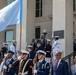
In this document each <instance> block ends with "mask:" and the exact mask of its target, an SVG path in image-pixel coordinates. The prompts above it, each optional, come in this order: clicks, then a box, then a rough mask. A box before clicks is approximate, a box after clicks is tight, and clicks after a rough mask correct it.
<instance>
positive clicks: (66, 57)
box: [63, 52, 76, 60]
mask: <svg viewBox="0 0 76 75" xmlns="http://www.w3.org/2000/svg"><path fill="white" fill-rule="evenodd" d="M75 54H76V52H72V53H71V54H69V55H67V56H65V57H63V59H64V60H66V59H68V58H69V57H72V56H74V55H75Z"/></svg>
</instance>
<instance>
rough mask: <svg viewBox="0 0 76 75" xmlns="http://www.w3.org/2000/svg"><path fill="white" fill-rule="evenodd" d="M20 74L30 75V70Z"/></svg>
mask: <svg viewBox="0 0 76 75" xmlns="http://www.w3.org/2000/svg"><path fill="white" fill-rule="evenodd" d="M19 75H28V71H26V72H24V73H20V74H19Z"/></svg>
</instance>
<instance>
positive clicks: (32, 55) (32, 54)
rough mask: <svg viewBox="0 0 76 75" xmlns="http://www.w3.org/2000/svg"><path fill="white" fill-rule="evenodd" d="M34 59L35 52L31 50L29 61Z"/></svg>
mask: <svg viewBox="0 0 76 75" xmlns="http://www.w3.org/2000/svg"><path fill="white" fill-rule="evenodd" d="M34 57H35V52H34V51H33V50H31V51H30V52H29V59H34Z"/></svg>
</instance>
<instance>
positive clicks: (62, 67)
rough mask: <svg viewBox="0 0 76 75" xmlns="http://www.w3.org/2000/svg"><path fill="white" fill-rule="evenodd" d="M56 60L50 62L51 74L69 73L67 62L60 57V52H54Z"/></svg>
mask: <svg viewBox="0 0 76 75" xmlns="http://www.w3.org/2000/svg"><path fill="white" fill-rule="evenodd" d="M55 56H56V60H55V61H54V62H53V63H52V70H51V75H69V74H68V64H67V62H66V61H64V60H63V59H61V52H60V51H57V52H56V55H55Z"/></svg>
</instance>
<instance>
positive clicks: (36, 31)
mask: <svg viewBox="0 0 76 75" xmlns="http://www.w3.org/2000/svg"><path fill="white" fill-rule="evenodd" d="M39 38H40V27H36V28H35V39H39Z"/></svg>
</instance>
